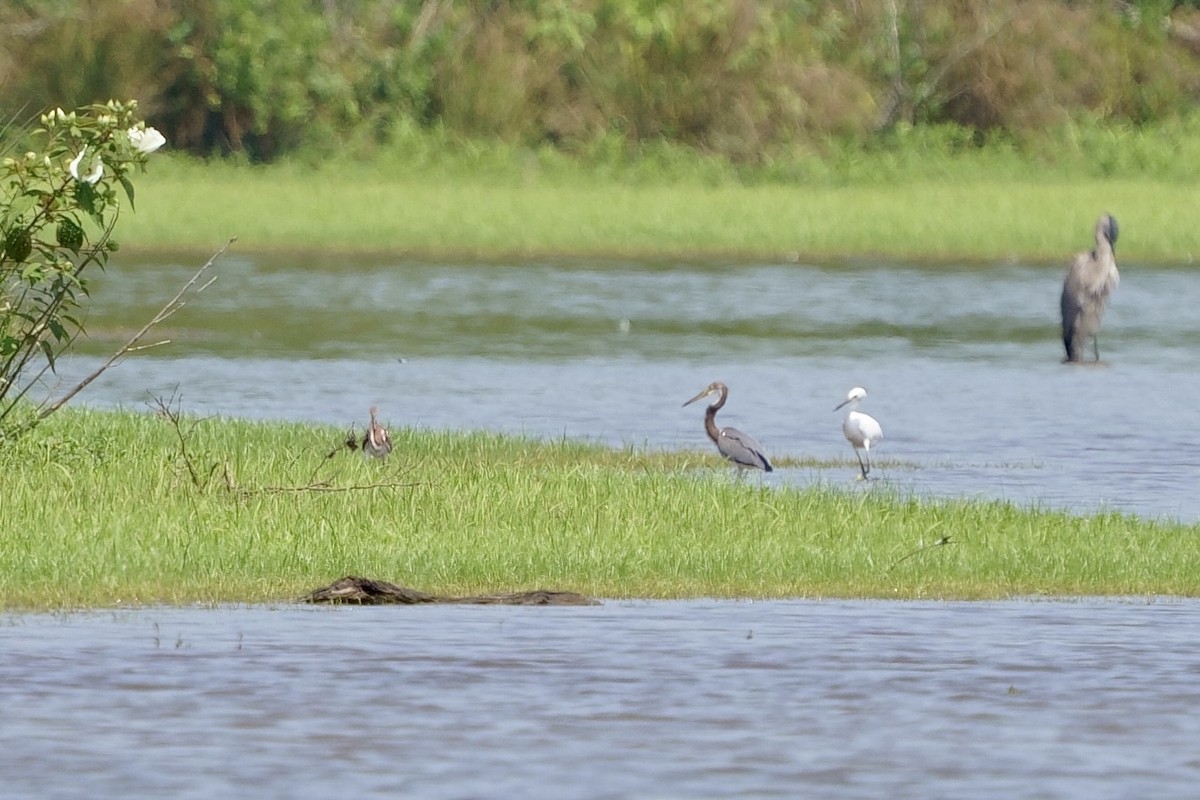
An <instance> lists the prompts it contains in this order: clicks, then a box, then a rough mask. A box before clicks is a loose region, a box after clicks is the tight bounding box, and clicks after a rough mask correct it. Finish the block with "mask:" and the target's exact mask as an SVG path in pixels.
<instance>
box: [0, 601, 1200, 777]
mask: <svg viewBox="0 0 1200 800" xmlns="http://www.w3.org/2000/svg"><path fill="white" fill-rule="evenodd" d="M3 622H4V623H5V624H4V625H3V626H2V627H0V687H3V689H0V692H2V694H0V697H2V698H3V704H4V724H3V725H0V753H3V762H2V763H3V764H4V768H3V777H4V783H3V790H2V791H0V793H2V794H3V795H4V796H5V797H38V798H52V799H53V798H75V797H79V798H83V797H89V798H90V797H173V798H211V797H220V796H231V797H239V796H245V795H246V794H247V791H248V787H253V794H254V795H255V796H262V797H283V796H287V797H295V798H300V799H303V798H328V797H385V796H386V797H421V798H430V799H436V798H477V797H478V798H483V797H523V798H530V799H531V800H536V799H537V798H559V797H579V798H695V797H755V798H766V797H780V798H793V797H829V798H880V797H889V798H920V799H921V800H925V799H926V798H931V797H972V798H1004V800H1008V798H1014V797H1039V798H1063V799H1064V800H1075V799H1076V798H1077V799H1078V800H1094V798H1109V797H1112V798H1117V797H1122V798H1124V797H1128V798H1134V797H1147V798H1149V797H1153V798H1158V799H1159V800H1161V799H1162V798H1191V797H1194V796H1195V791H1196V788H1195V787H1196V786H1197V785H1200V757H1197V755H1196V747H1195V743H1196V742H1197V741H1198V740H1200V716H1197V715H1196V714H1195V713H1194V710H1195V708H1196V706H1197V703H1200V688H1198V687H1200V680H1198V679H1200V657H1198V656H1197V652H1196V648H1195V631H1196V630H1197V627H1196V626H1197V625H1200V604H1198V603H1196V602H1192V601H1184V602H1165V603H1164V602H1157V603H1147V602H1144V601H1142V602H1111V601H1099V602H1095V601H1080V602H1074V603H1036V602H1003V603H869V602H825V603H821V602H766V603H728V602H725V603H720V602H698V603H608V604H606V605H604V606H600V607H594V608H571V609H564V608H499V607H489V608H479V607H475V608H468V607H403V608H396V607H393V608H358V609H313V608H286V607H285V608H280V609H266V608H255V609H217V610H213V609H148V610H140V611H131V612H118V613H105V614H78V615H71V616H66V617H48V616H40V615H27V616H16V617H9V618H7V619H5V620H3Z"/></svg>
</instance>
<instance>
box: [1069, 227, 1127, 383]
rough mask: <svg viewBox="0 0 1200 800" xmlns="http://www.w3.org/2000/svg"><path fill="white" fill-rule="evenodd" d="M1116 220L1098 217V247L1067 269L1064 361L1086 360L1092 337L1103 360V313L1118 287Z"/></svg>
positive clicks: (1081, 256) (1094, 348)
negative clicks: (1101, 351)
mask: <svg viewBox="0 0 1200 800" xmlns="http://www.w3.org/2000/svg"><path fill="white" fill-rule="evenodd" d="M1116 244H1117V220H1116V218H1115V217H1113V215H1112V214H1105V215H1103V216H1102V217H1100V219H1099V220H1097V221H1096V249H1095V250H1092V251H1091V252H1088V253H1079V254H1078V255H1076V256H1075V261H1074V262H1073V263H1072V264H1071V268H1070V269H1068V270H1067V277H1066V280H1064V281H1063V290H1062V332H1063V345H1064V346H1065V347H1066V348H1067V357H1066V358H1065V359H1063V361H1064V362H1068V361H1071V362H1080V361H1083V349H1084V347H1085V346H1086V345H1087V339H1088V337H1089V336H1090V337H1091V339H1092V349H1093V352H1094V353H1095V356H1096V361H1099V360H1100V343H1099V342H1098V341H1097V339H1096V335H1097V334H1098V333H1100V317H1101V316H1103V314H1104V307H1105V306H1106V305H1108V297H1109V295H1111V294H1112V292H1113V290H1114V289H1116V288H1117V283H1118V281H1119V280H1120V277H1121V276H1120V274H1119V273H1118V272H1117V255H1116V251H1115V249H1114V248H1115V247H1116Z"/></svg>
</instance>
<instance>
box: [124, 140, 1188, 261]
mask: <svg viewBox="0 0 1200 800" xmlns="http://www.w3.org/2000/svg"><path fill="white" fill-rule="evenodd" d="M918 155H919V154H917V153H910V154H908V155H907V157H906V158H904V159H900V160H897V158H896V157H895V156H894V155H893V154H887V153H876V154H869V153H868V154H859V155H857V156H855V157H854V158H852V159H851V158H849V157H847V158H846V159H844V160H845V162H846V163H845V164H843V165H842V166H840V167H837V168H836V169H834V168H830V167H822V168H820V169H818V168H813V169H808V170H804V169H800V168H799V167H797V168H796V170H795V171H793V172H787V171H784V172H783V173H781V174H773V173H772V174H762V175H759V176H758V177H757V178H753V179H743V178H742V177H740V176H739V174H738V173H737V172H735V171H733V170H732V169H731V168H728V167H721V166H719V165H718V166H709V165H708V163H709V162H706V161H704V160H703V159H701V158H699V157H693V158H692V160H691V161H690V162H688V163H687V164H686V165H684V166H672V165H671V164H667V165H665V166H664V165H662V164H659V163H657V162H653V161H651V162H650V163H649V166H647V165H646V164H645V163H642V164H640V165H639V164H633V165H630V166H628V167H626V168H624V169H621V170H614V169H606V168H602V167H597V166H585V165H582V164H578V163H573V162H564V161H563V160H562V159H560V158H557V157H549V156H539V155H538V154H533V153H529V154H525V155H524V156H523V155H522V154H521V153H520V151H502V152H501V154H499V155H492V156H485V155H482V154H477V155H476V156H475V157H474V159H471V158H467V157H465V156H462V155H455V156H447V157H446V158H447V160H446V161H445V163H442V162H439V161H438V160H437V159H436V158H434V157H433V156H428V155H427V156H426V157H425V158H423V159H419V160H418V161H417V162H416V163H413V164H407V163H398V162H396V161H394V160H390V159H381V160H380V161H379V162H377V163H371V164H366V163H334V164H325V165H322V166H319V167H309V166H305V165H302V164H298V163H290V164H279V165H274V166H270V167H249V166H238V165H234V164H231V163H227V162H212V163H201V162H195V161H188V160H179V159H170V158H165V157H164V158H160V159H156V160H154V161H153V162H152V163H151V165H150V169H149V172H148V173H147V174H146V175H143V176H139V177H138V179H137V187H138V195H137V212H136V213H126V214H125V215H124V217H123V218H122V220H121V225H120V228H119V231H118V236H117V238H118V239H119V241H120V242H121V244H122V246H124V247H125V248H127V249H132V250H135V251H143V252H145V251H158V252H163V251H167V252H172V253H180V254H185V255H188V256H191V257H196V258H199V257H202V256H207V255H208V254H209V253H211V252H212V251H214V250H215V249H216V248H217V247H219V246H220V245H222V244H223V243H224V242H225V241H226V240H228V239H229V238H230V237H233V236H236V237H238V243H237V245H236V247H235V252H241V253H307V252H327V253H339V254H345V255H355V254H364V255H366V254H371V255H395V256H403V257H416V258H432V259H472V260H499V259H512V258H548V257H559V256H569V257H584V258H633V259H652V260H664V259H705V260H709V259H727V260H737V261H747V260H770V261H780V260H789V259H832V258H858V257H883V258H888V259H901V260H916V259H921V260H929V259H932V260H945V261H949V260H956V261H970V262H980V263H985V264H987V263H991V264H994V263H1005V262H1009V261H1013V260H1019V261H1023V262H1034V263H1038V262H1046V263H1055V264H1060V263H1065V261H1066V259H1067V258H1068V257H1069V255H1070V254H1072V253H1074V252H1077V251H1079V250H1082V249H1086V248H1088V247H1091V244H1092V226H1093V225H1094V222H1095V219H1096V217H1098V216H1099V214H1100V213H1101V212H1103V211H1110V212H1112V213H1114V214H1115V215H1116V216H1117V218H1118V219H1119V220H1120V223H1121V241H1120V247H1119V251H1120V254H1121V257H1122V259H1123V260H1132V261H1135V262H1154V263H1163V264H1181V265H1189V264H1193V263H1194V262H1195V261H1196V259H1197V258H1198V257H1200V226H1197V225H1195V224H1194V220H1193V216H1194V213H1193V209H1194V206H1195V184H1194V181H1192V180H1181V179H1178V178H1176V177H1172V176H1170V175H1164V174H1163V171H1162V170H1154V171H1152V172H1147V174H1146V175H1144V176H1143V175H1139V174H1138V173H1137V171H1136V169H1132V168H1126V169H1123V170H1120V171H1118V172H1117V173H1116V174H1117V176H1118V177H1097V176H1096V175H1093V174H1091V173H1090V172H1087V171H1080V170H1053V169H1049V168H1048V167H1046V166H1045V165H1042V164H1039V163H1037V162H1035V161H1029V160H1025V159H1023V158H1021V157H1019V156H1018V155H1016V154H1014V153H1011V152H1003V153H1000V154H988V153H983V154H979V155H975V156H956V157H949V156H946V155H944V154H943V155H937V154H934V155H931V156H930V157H929V159H928V162H929V163H924V162H922V161H921V160H920V159H919V158H918V157H917V156H918Z"/></svg>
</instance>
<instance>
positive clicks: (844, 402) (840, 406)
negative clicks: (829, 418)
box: [833, 397, 850, 411]
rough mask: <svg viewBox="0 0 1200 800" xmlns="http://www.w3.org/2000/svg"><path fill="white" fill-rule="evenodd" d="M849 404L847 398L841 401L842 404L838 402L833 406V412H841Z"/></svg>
mask: <svg viewBox="0 0 1200 800" xmlns="http://www.w3.org/2000/svg"><path fill="white" fill-rule="evenodd" d="M849 404H850V398H849V397H847V398H846V399H845V400H843V401H842V402H840V403H838V404H837V405H836V406H834V407H833V410H834V411H839V410H841V409H843V408H845V407H846V406H847V405H849Z"/></svg>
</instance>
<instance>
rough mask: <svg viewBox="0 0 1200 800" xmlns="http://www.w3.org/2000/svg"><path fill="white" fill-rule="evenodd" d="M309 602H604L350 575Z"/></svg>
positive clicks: (575, 596)
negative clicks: (432, 590) (455, 590)
mask: <svg viewBox="0 0 1200 800" xmlns="http://www.w3.org/2000/svg"><path fill="white" fill-rule="evenodd" d="M300 599H301V601H302V602H305V603H346V604H357V605H370V606H373V605H386V604H389V603H396V604H401V605H417V604H421V603H459V604H474V605H506V606H598V605H600V602H599V601H598V600H594V599H592V598H590V597H584V596H583V595H581V594H576V593H575V592H557V591H549V590H545V589H536V590H534V591H532V592H512V593H509V594H483V595H475V596H472V597H441V596H439V595H434V594H426V593H425V592H418V591H417V590H416V589H409V588H407V587H405V586H397V585H396V584H394V583H388V582H387V581H377V580H374V579H373V578H359V577H356V576H354V575H347V576H346V577H345V578H339V579H338V580H336V581H334V582H333V583H331V584H329V585H328V586H323V587H321V588H320V589H314V590H313V591H311V592H309V593H308V594H306V595H305V596H304V597H302V598H300Z"/></svg>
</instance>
